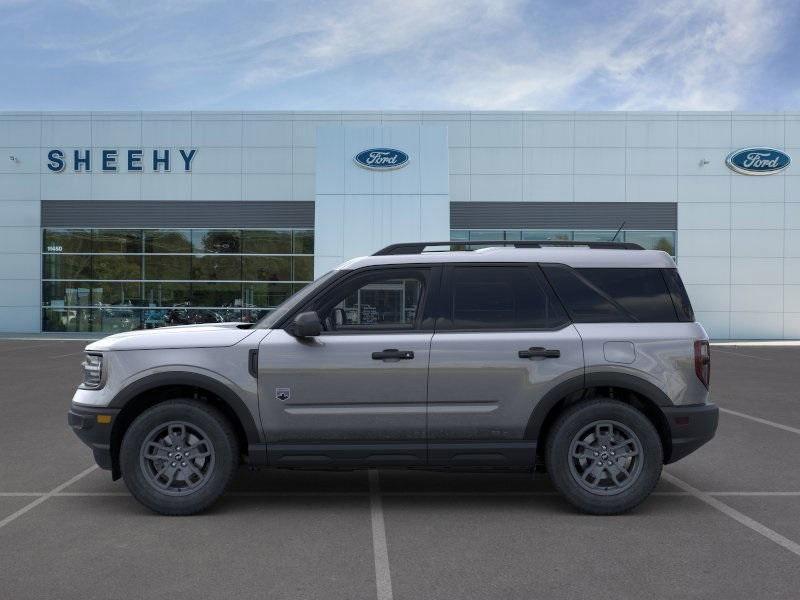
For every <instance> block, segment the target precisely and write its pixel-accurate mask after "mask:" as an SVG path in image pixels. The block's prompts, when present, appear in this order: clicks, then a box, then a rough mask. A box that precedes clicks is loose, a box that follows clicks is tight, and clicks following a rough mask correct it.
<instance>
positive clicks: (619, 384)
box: [525, 373, 673, 463]
mask: <svg viewBox="0 0 800 600" xmlns="http://www.w3.org/2000/svg"><path fill="white" fill-rule="evenodd" d="M597 397H607V398H611V399H614V400H619V401H622V402H625V403H626V404H630V405H631V406H633V407H635V408H637V409H638V410H640V411H641V412H642V413H644V415H645V416H646V417H647V418H648V419H649V420H650V422H651V423H652V424H653V426H654V427H655V428H656V431H657V432H658V435H659V437H660V438H661V444H662V446H663V450H664V462H665V463H666V462H669V458H670V455H671V453H672V435H671V433H670V428H669V423H668V422H667V417H666V415H665V414H664V412H663V411H662V410H661V408H660V407H662V406H673V403H672V401H671V400H670V399H669V397H668V396H667V395H666V394H665V393H664V392H663V391H662V390H660V389H659V388H658V387H656V386H655V385H653V384H652V383H650V382H649V381H646V380H644V379H642V378H641V377H636V376H635V375H629V374H622V373H589V374H587V375H586V376H585V377H584V376H578V377H574V378H572V379H568V380H566V381H564V382H562V383H561V384H559V385H557V386H556V387H554V388H553V389H552V390H550V392H548V393H547V394H545V396H544V397H543V398H542V399H541V400H540V401H539V402H538V403H537V405H536V406H535V407H534V409H533V411H532V412H531V416H530V418H529V420H528V425H527V427H526V428H525V439H530V440H536V441H537V444H536V448H537V454H538V455H539V456H543V453H544V447H545V444H544V441H545V440H546V439H547V435H548V434H549V431H550V427H551V426H552V424H553V422H554V421H555V420H556V418H557V417H558V415H559V414H560V413H561V412H562V411H563V410H564V409H565V408H567V407H568V406H570V405H571V404H573V403H575V402H578V401H580V400H584V399H588V398H597Z"/></svg>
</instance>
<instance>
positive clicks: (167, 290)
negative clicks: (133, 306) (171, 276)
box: [144, 283, 192, 306]
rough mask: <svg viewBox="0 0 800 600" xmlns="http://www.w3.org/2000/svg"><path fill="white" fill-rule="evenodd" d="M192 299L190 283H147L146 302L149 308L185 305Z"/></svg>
mask: <svg viewBox="0 0 800 600" xmlns="http://www.w3.org/2000/svg"><path fill="white" fill-rule="evenodd" d="M191 297H192V291H191V284H190V283H146V284H144V301H145V303H146V304H147V305H148V306H175V305H176V304H185V303H187V302H189V301H190V299H191Z"/></svg>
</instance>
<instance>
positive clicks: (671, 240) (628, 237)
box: [625, 231, 675, 256]
mask: <svg viewBox="0 0 800 600" xmlns="http://www.w3.org/2000/svg"><path fill="white" fill-rule="evenodd" d="M625 241H626V242H633V243H634V244H639V245H640V246H641V247H642V248H644V249H645V250H663V251H664V252H666V253H667V254H669V255H670V256H675V232H674V231H626V232H625Z"/></svg>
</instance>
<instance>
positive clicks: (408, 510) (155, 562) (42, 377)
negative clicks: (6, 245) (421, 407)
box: [0, 340, 800, 600]
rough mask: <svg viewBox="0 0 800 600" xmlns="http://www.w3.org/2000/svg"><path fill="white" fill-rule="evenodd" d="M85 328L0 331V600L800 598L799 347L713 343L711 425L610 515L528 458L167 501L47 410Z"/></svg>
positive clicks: (308, 476)
mask: <svg viewBox="0 0 800 600" xmlns="http://www.w3.org/2000/svg"><path fill="white" fill-rule="evenodd" d="M84 345H85V342H75V341H53V340H33V341H11V340H2V341H0V411H2V412H0V451H2V460H0V598H4V599H5V598H8V599H15V600H21V599H25V598H36V599H44V598H58V599H59V600H65V599H69V598H104V599H109V598H148V599H151V600H152V599H155V598H167V597H193V598H286V599H289V598H291V599H300V598H303V599H305V598H324V599H326V600H329V599H335V598H346V599H349V600H353V599H377V600H389V599H391V598H394V599H397V600H401V599H415V600H416V599H434V598H435V599H453V600H466V599H471V598H476V599H478V598H480V599H488V598H502V599H504V600H510V599H516V598H520V599H522V598H525V599H530V598H577V597H597V598H612V597H617V598H667V597H676V598H704V599H708V598H725V599H732V598H747V599H748V600H752V599H753V598H797V597H800V466H798V465H800V394H799V393H798V390H797V387H798V383H800V377H799V376H798V370H797V365H798V364H800V347H789V348H784V347H781V348H776V347H751V346H715V347H713V348H712V356H713V369H712V391H713V394H714V399H715V401H716V402H717V403H718V404H719V406H720V407H721V408H722V409H723V412H722V414H721V419H720V426H719V431H718V433H717V437H716V438H715V439H714V440H713V441H712V442H711V443H709V444H708V445H707V446H705V447H704V448H702V449H701V450H700V451H698V452H697V453H695V454H693V455H691V456H690V457H688V458H686V459H684V460H683V461H681V462H679V463H677V464H674V465H670V466H668V467H667V468H666V469H665V475H664V477H663V478H662V481H661V483H660V485H659V487H658V488H657V492H656V493H655V494H654V495H653V496H652V497H651V498H650V499H649V500H648V501H647V502H645V503H644V504H643V505H642V506H640V507H639V508H638V509H636V510H635V511H634V512H632V513H630V514H627V515H624V516H618V517H592V516H585V515H581V514H578V513H576V512H575V511H574V510H573V509H571V508H570V507H569V506H568V505H567V504H566V503H565V502H563V501H562V500H561V499H560V498H559V497H558V496H556V495H555V494H554V492H553V488H552V487H551V485H550V484H549V482H548V481H547V478H546V476H543V475H540V476H538V477H536V478H531V477H529V476H525V475H519V474H445V473H424V472H405V471H391V470H386V471H383V470H381V471H380V472H377V471H372V472H364V471H361V472H344V473H324V472H322V473H320V472H290V471H278V472H270V471H260V472H252V471H249V470H246V469H242V471H241V473H240V475H239V477H238V478H237V480H236V482H235V485H234V487H233V490H232V491H231V492H230V493H229V494H228V495H227V496H226V497H225V498H224V499H223V500H222V501H221V502H220V503H219V504H218V505H216V506H215V507H214V508H213V509H212V510H210V511H209V512H207V513H205V514H202V515H199V516H195V517H182V518H181V517H172V518H170V517H161V516H157V515H154V514H152V513H150V512H149V511H148V510H146V509H145V508H143V507H142V506H140V505H139V504H138V503H137V502H136V501H134V500H133V499H132V498H131V497H130V496H129V495H128V493H127V490H126V488H125V486H124V484H123V483H122V482H121V481H118V482H112V481H111V479H110V476H109V474H108V473H107V472H105V471H100V470H98V469H96V468H94V467H93V462H92V459H91V454H90V452H89V450H88V449H87V448H86V447H84V446H83V445H82V444H81V443H80V442H79V441H78V439H77V438H76V437H75V436H74V434H73V433H72V432H71V431H70V430H69V429H68V427H67V425H66V410H67V407H68V404H69V399H70V397H71V395H72V391H73V389H74V387H75V386H76V385H77V383H78V381H79V379H80V373H79V367H78V364H79V362H80V360H81V350H82V348H83V346H84Z"/></svg>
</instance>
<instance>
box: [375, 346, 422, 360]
mask: <svg viewBox="0 0 800 600" xmlns="http://www.w3.org/2000/svg"><path fill="white" fill-rule="evenodd" d="M412 358H414V352H412V351H411V350H398V349H397V348H387V349H386V350H382V351H380V352H373V353H372V360H392V359H394V360H411V359H412Z"/></svg>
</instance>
